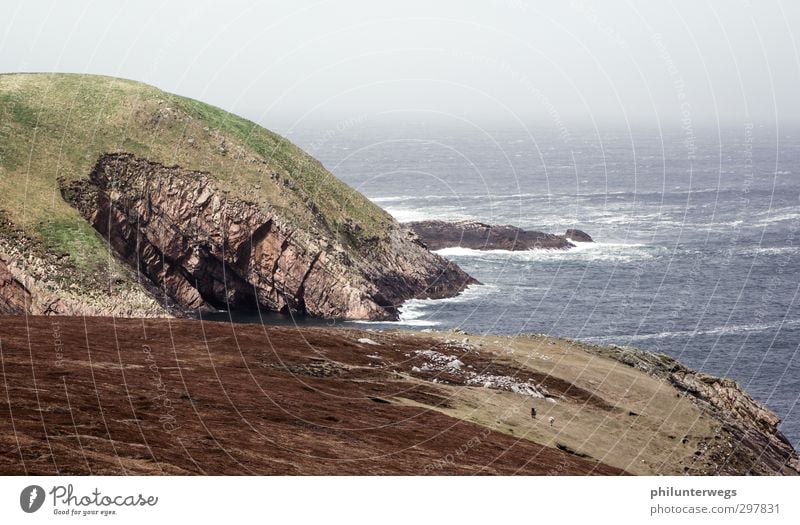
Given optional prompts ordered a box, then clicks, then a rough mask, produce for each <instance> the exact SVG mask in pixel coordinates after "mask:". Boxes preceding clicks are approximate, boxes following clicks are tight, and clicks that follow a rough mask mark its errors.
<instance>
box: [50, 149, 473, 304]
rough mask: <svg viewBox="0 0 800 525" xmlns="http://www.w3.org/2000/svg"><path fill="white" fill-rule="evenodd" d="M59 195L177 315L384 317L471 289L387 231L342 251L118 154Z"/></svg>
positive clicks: (437, 260) (318, 234)
mask: <svg viewBox="0 0 800 525" xmlns="http://www.w3.org/2000/svg"><path fill="white" fill-rule="evenodd" d="M62 195H63V197H64V198H65V199H66V200H67V201H68V202H70V203H71V204H73V205H74V206H75V207H76V208H77V209H78V210H79V211H80V213H81V214H82V215H83V216H84V217H85V218H86V219H87V220H88V221H89V222H90V223H91V224H92V226H93V227H94V228H95V229H96V230H97V231H98V232H99V233H100V234H101V235H102V236H103V237H104V238H106V239H107V240H108V242H109V243H110V244H111V246H112V247H113V248H114V250H115V251H116V252H117V253H118V254H119V255H120V256H121V257H122V258H123V259H124V260H125V261H127V262H128V263H129V264H130V265H131V266H133V267H134V268H136V269H137V270H138V271H139V272H140V273H142V274H143V275H145V276H146V277H147V278H149V279H150V280H151V281H152V282H153V283H154V284H155V285H156V286H157V287H158V288H159V290H160V293H161V295H162V299H163V300H164V301H165V302H173V303H174V304H175V305H176V306H178V307H179V308H182V309H190V310H194V309H203V308H208V307H214V308H220V307H223V308H256V307H261V308H267V309H270V310H275V311H283V312H288V311H293V312H299V313H307V314H310V315H314V316H318V317H326V318H347V319H373V320H379V319H394V318H396V317H397V306H399V305H400V304H401V303H402V302H403V301H405V300H407V299H411V298H419V297H431V298H440V297H448V296H452V295H456V294H457V293H459V292H460V291H462V290H463V289H464V288H465V287H466V286H467V285H469V284H471V283H474V282H475V281H474V279H472V278H471V277H470V276H469V275H467V274H466V273H465V272H463V271H462V270H461V269H460V268H459V267H458V266H457V265H455V264H454V263H452V262H450V261H447V260H446V259H444V258H442V257H440V256H438V255H435V254H432V253H430V252H429V251H428V250H427V249H426V248H425V247H424V246H422V245H421V243H419V242H418V240H417V239H416V237H415V236H414V235H413V234H412V233H411V232H409V231H408V230H405V229H403V228H401V227H400V226H399V225H397V227H396V228H393V229H390V230H388V231H387V233H386V235H385V236H383V237H381V238H374V239H367V240H364V241H363V242H359V243H353V244H350V245H347V244H345V242H344V241H342V239H341V237H340V236H338V235H336V233H335V232H332V231H330V229H326V226H325V220H324V217H320V220H319V224H318V225H316V226H315V227H314V228H312V229H309V228H307V227H301V226H298V225H295V224H293V223H292V222H290V221H287V220H285V219H284V216H285V214H283V213H281V210H278V209H274V208H271V207H264V206H258V205H256V204H254V203H251V202H247V201H245V200H243V199H241V198H237V197H230V196H228V195H227V194H226V193H225V192H222V191H220V190H219V188H218V186H217V184H216V183H215V181H214V179H213V177H211V176H210V175H209V174H207V173H203V172H196V171H188V170H184V169H181V168H179V167H167V166H163V165H161V164H159V163H155V162H150V161H148V160H146V159H142V158H137V157H135V156H133V155H130V154H109V155H104V156H102V157H101V158H100V159H99V161H98V162H97V164H96V166H95V168H94V170H93V171H92V173H91V175H90V177H89V179H86V180H82V181H78V182H73V183H69V184H63V185H62ZM311 204H313V203H311Z"/></svg>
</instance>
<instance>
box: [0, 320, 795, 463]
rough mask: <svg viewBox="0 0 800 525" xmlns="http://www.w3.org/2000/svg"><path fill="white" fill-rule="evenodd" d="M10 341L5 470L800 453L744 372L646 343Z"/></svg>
mask: <svg viewBox="0 0 800 525" xmlns="http://www.w3.org/2000/svg"><path fill="white" fill-rule="evenodd" d="M0 341H1V344H2V346H1V347H0V353H1V355H2V362H3V369H4V377H5V378H6V381H5V382H4V384H3V386H2V389H3V390H4V392H3V393H2V395H0V398H2V399H4V402H3V403H1V404H0V410H2V411H3V412H4V417H3V418H2V421H3V423H2V426H0V442H2V446H3V447H4V449H5V450H6V451H7V452H6V454H4V455H3V457H2V460H1V461H2V463H1V464H0V472H1V473H3V474H112V475H113V474H355V473H358V474H364V473H369V474H400V475H412V474H413V475H417V474H503V475H508V474H528V475H544V474H560V475H583V474H600V475H618V474H623V473H627V474H669V475H680V474H694V475H714V474H724V475H745V474H796V473H797V467H798V461H797V455H796V453H795V452H794V451H792V449H791V445H789V444H788V443H787V442H785V440H784V441H781V437H782V436H780V434H779V433H775V432H774V430H775V429H774V426H770V422H771V423H774V425H777V417H776V416H775V415H774V414H772V413H771V412H770V411H769V410H767V409H766V408H764V407H762V406H761V405H759V404H758V403H756V402H755V401H753V400H752V398H750V396H748V395H747V394H746V393H745V392H744V391H742V390H741V389H740V388H739V387H738V385H736V384H735V383H734V382H733V381H730V380H718V379H716V378H711V377H709V376H702V375H698V374H694V372H693V371H690V370H689V369H687V368H685V367H682V365H679V364H678V363H676V362H674V361H672V360H668V358H666V357H665V356H659V355H657V354H648V353H646V352H641V351H638V350H634V349H627V348H621V347H613V346H605V347H604V346H597V345H589V344H585V343H581V342H577V341H572V340H567V339H558V338H551V337H547V336H543V335H520V336H513V337H510V336H493V335H485V336H473V335H464V334H457V333H454V332H424V333H423V332H412V331H406V330H403V331H370V330H354V329H350V328H322V327H303V328H301V329H299V328H294V327H275V326H261V325H245V324H235V325H232V324H227V323H217V322H199V321H191V320H179V319H124V318H83V317H58V316H56V317H35V316H28V317H24V316H7V317H2V318H0ZM674 374H679V375H680V377H682V378H683V379H684V383H683V384H679V383H676V381H675V380H674V379H673V378H672V375H674ZM690 378H694V379H697V381H696V382H695V383H691V381H689V379H690ZM688 384H695V385H706V386H708V387H709V389H708V390H702V389H699V388H695V389H694V390H692V389H689V388H686V385H688ZM714 392H716V393H718V394H719V396H717V397H714V396H713V395H710V394H713V393H714ZM723 400H727V401H729V402H730V403H731V404H730V407H738V408H742V407H744V408H747V409H748V410H739V411H738V412H736V411H734V410H729V409H728V408H727V406H726V405H724V404H720V403H722V401H723ZM531 408H535V410H536V418H535V419H533V418H532V417H531ZM734 412H736V413H738V414H739V417H738V419H737V418H734V419H733V420H732V419H731V417H730V415H731V414H733V413H734ZM748 414H750V415H749V416H748ZM550 417H553V418H554V421H553V424H552V426H551V425H550V423H549V418H550ZM748 417H750V419H749V420H748Z"/></svg>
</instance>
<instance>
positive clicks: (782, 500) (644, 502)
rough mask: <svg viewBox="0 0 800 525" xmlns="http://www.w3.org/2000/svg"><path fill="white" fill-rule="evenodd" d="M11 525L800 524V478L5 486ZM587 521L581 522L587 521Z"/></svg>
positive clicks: (26, 481)
mask: <svg viewBox="0 0 800 525" xmlns="http://www.w3.org/2000/svg"><path fill="white" fill-rule="evenodd" d="M0 486H1V487H2V495H3V497H2V502H1V503H0V518H2V520H1V521H2V523H15V524H16V523H19V524H25V523H50V522H55V521H57V522H61V523H67V522H69V523H84V522H93V523H95V522H96V523H114V524H124V523H137V524H140V523H143V522H146V523H149V524H152V523H170V524H172V525H174V524H175V523H193V522H194V521H188V520H198V521H197V522H198V523H209V522H211V523H213V522H216V521H217V520H225V522H227V523H252V522H255V521H256V520H257V521H258V522H259V523H296V522H299V523H325V522H330V520H331V519H335V520H336V521H335V522H336V523H348V524H349V523H353V524H359V523H365V524H366V523H369V524H371V525H374V524H376V523H380V524H387V523H388V524H392V523H398V524H400V523H402V524H406V525H408V524H409V523H413V522H414V521H421V522H422V523H432V522H434V521H439V520H441V522H442V523H480V524H487V523H512V522H509V521H508V520H510V519H512V520H522V521H514V522H513V523H547V521H543V520H552V521H551V522H552V523H598V522H600V523H605V522H612V521H613V523H615V524H619V523H635V524H640V523H654V524H667V523H720V524H726V525H727V524H729V523H793V524H794V523H800V502H798V501H797V495H798V494H800V478H760V479H759V478H744V477H741V478H737V477H708V478H689V477H685V478H684V477H653V478H641V477H639V478H636V477H630V478H586V477H553V478H544V477H539V478H524V477H518V478H475V477H425V478H419V477H417V478H415V477H405V478H400V477H378V478H372V477H341V478H312V477H293V478H286V477H261V478H256V477H194V478H192V477H99V476H98V477H4V478H0ZM578 520H581V521H578Z"/></svg>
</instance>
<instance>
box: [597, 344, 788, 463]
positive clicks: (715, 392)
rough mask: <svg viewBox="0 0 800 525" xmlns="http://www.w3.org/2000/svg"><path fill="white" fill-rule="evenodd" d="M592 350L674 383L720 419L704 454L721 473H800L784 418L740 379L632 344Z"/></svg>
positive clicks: (705, 445)
mask: <svg viewBox="0 0 800 525" xmlns="http://www.w3.org/2000/svg"><path fill="white" fill-rule="evenodd" d="M590 348H592V351H593V352H595V353H598V354H601V355H604V356H606V357H611V358H613V359H615V360H617V361H620V362H622V363H625V364H626V365H628V366H632V367H634V368H636V369H639V370H641V371H643V372H645V373H647V374H650V375H652V376H654V377H658V378H660V379H663V380H664V381H666V382H668V383H670V384H671V385H672V386H674V387H675V388H676V389H677V390H678V391H680V392H683V393H684V395H686V396H688V397H690V398H691V399H692V401H693V402H694V403H695V404H697V406H699V407H700V408H701V409H702V410H703V411H705V412H707V413H708V414H710V415H711V416H713V417H714V418H715V419H717V420H719V421H720V424H721V427H720V429H719V431H718V435H717V437H716V439H715V440H709V441H708V442H707V443H705V444H704V446H703V449H702V452H701V453H702V454H704V455H705V456H707V457H708V458H710V459H712V460H713V461H714V462H715V463H716V464H718V465H719V472H718V473H720V474H725V473H734V474H735V473H738V474H741V473H749V474H775V473H783V474H798V473H800V459H798V455H797V453H796V452H795V450H794V448H793V447H792V445H791V443H789V441H788V440H787V439H786V438H785V437H784V435H783V434H782V433H781V432H780V431H779V430H778V425H779V424H780V422H781V420H780V418H779V417H778V416H777V415H775V413H773V412H772V411H771V410H769V409H768V408H766V407H765V406H763V405H761V404H760V403H758V402H757V401H755V400H754V399H753V398H752V397H751V396H750V394H748V393H747V392H746V391H745V390H744V389H743V388H742V387H741V386H739V384H738V383H736V381H733V380H732V379H727V378H719V377H714V376H710V375H707V374H703V373H701V372H697V371H696V370H692V369H691V368H688V367H686V366H685V365H683V364H681V363H680V362H678V361H676V360H674V359H672V358H671V357H668V356H666V355H663V354H654V353H649V352H644V351H642V350H638V349H636V348H631V347H619V346H613V345H612V346H608V347H590Z"/></svg>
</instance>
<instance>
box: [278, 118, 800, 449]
mask: <svg viewBox="0 0 800 525" xmlns="http://www.w3.org/2000/svg"><path fill="white" fill-rule="evenodd" d="M281 131H283V133H285V134H287V135H288V136H289V137H290V138H291V139H292V140H293V141H295V142H296V143H298V144H299V145H300V146H302V147H304V148H305V149H306V150H308V151H309V152H310V153H311V154H312V155H314V156H316V157H317V158H319V159H320V160H321V161H322V162H323V163H324V164H325V165H326V166H327V167H328V168H329V169H330V170H331V171H332V172H333V173H334V174H336V175H337V176H338V177H340V178H342V179H343V180H345V181H346V182H348V183H349V184H350V185H352V186H353V187H355V188H357V189H358V190H360V191H361V192H362V193H364V194H366V195H367V196H368V197H370V198H371V199H372V200H373V201H374V202H376V203H377V204H379V205H380V206H382V207H384V208H385V209H387V210H388V211H389V212H390V213H392V214H393V215H394V216H395V217H397V218H398V219H400V220H401V221H405V220H418V219H427V218H439V219H463V218H470V219H478V220H481V221H484V222H489V223H498V224H514V225H517V226H522V227H526V228H532V229H539V230H544V231H549V232H558V233H560V232H563V231H564V230H565V229H567V228H570V227H577V228H580V229H583V230H585V231H586V232H588V233H589V234H590V235H592V236H593V237H594V239H595V240H596V241H597V242H596V243H595V244H582V245H580V246H579V247H578V248H577V249H575V250H571V251H531V252H507V251H490V252H479V251H473V250H468V249H461V248H453V249H447V250H442V251H441V252H440V253H442V255H445V256H446V257H449V258H451V259H453V260H455V261H456V262H458V263H459V264H460V265H461V266H462V267H463V268H464V269H465V270H466V271H468V272H469V273H470V274H471V275H473V276H474V277H476V278H477V279H478V280H480V281H481V282H482V283H484V284H483V286H476V287H473V288H471V289H469V290H468V291H467V292H465V293H464V294H462V295H461V296H459V297H455V298H452V299H445V300H438V301H416V300H415V301H410V302H409V303H407V304H406V305H405V306H404V307H403V310H402V312H403V313H402V321H401V322H400V323H397V324H396V325H399V326H409V327H413V328H425V327H431V328H437V329H441V328H454V327H459V328H463V329H464V330H467V331H469V332H497V333H519V332H543V333H547V334H553V335H559V336H568V337H573V338H578V339H583V340H588V341H593V342H599V343H612V342H613V343H617V344H622V345H633V346H637V347H640V348H643V349H646V350H652V351H659V352H664V353H667V354H669V355H671V356H673V357H675V358H677V359H680V360H681V361H683V362H684V363H686V364H687V365H689V366H691V367H693V368H697V369H700V370H703V371H706V372H708V373H711V374H715V375H720V376H728V377H732V378H734V379H736V380H737V381H739V382H740V383H741V384H742V385H743V386H744V387H745V388H746V389H747V390H748V391H749V392H750V393H751V394H752V395H753V396H754V397H756V398H757V399H759V400H761V401H763V402H765V403H766V404H767V405H768V406H770V407H771V408H772V409H773V410H775V411H776V412H777V413H778V414H779V415H780V416H781V417H782V418H783V419H784V423H783V426H782V430H783V431H784V433H785V434H786V435H787V437H789V439H790V440H792V442H793V443H795V445H800V408H798V406H797V405H798V398H799V397H800V355H799V354H800V352H799V350H800V306H799V304H800V296H799V295H798V292H800V234H799V232H800V130H795V129H782V130H776V129H772V128H768V127H760V126H757V125H756V126H747V125H744V124H742V125H740V126H730V127H727V128H725V129H723V130H719V129H704V130H697V129H693V130H689V131H687V130H674V131H669V132H668V131H663V130H662V131H659V130H658V129H635V130H628V129H623V130H620V129H612V130H586V131H583V132H578V131H576V130H561V131H560V132H559V131H558V130H555V131H553V130H538V129H536V128H528V129H526V128H524V127H522V126H519V127H515V128H512V127H508V128H495V129H481V128H477V127H473V126H471V125H468V124H464V123H454V124H450V125H425V124H422V123H415V124H409V123H408V120H407V119H395V118H394V117H392V116H384V117H382V118H379V119H372V120H362V121H351V122H344V123H339V124H333V125H331V126H328V127H313V126H304V125H296V126H293V127H287V128H286V129H283V130H281ZM779 131H780V132H779ZM362 326H363V325H362Z"/></svg>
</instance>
